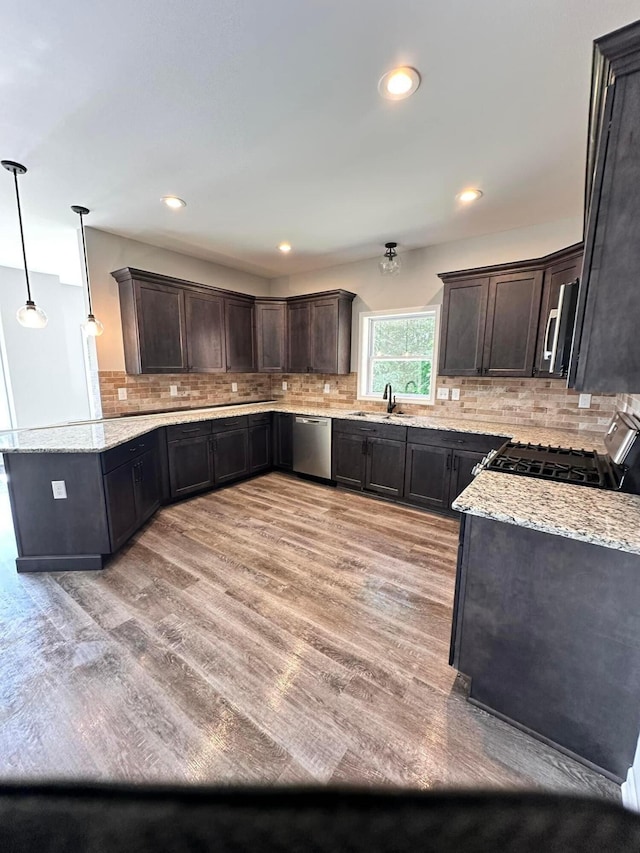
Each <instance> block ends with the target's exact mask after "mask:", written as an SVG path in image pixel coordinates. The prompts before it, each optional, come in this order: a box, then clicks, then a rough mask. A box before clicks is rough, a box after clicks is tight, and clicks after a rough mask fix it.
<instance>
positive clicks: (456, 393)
mask: <svg viewBox="0 0 640 853" xmlns="http://www.w3.org/2000/svg"><path fill="white" fill-rule="evenodd" d="M451 399H452V400H459V399H460V389H459V388H452V389H451Z"/></svg>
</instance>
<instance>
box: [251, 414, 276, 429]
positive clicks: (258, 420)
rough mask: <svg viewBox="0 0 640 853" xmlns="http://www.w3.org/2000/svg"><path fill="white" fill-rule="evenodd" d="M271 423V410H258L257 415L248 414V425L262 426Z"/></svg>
mask: <svg viewBox="0 0 640 853" xmlns="http://www.w3.org/2000/svg"><path fill="white" fill-rule="evenodd" d="M270 423H271V412H260V414H257V415H249V426H262V425H263V424H270Z"/></svg>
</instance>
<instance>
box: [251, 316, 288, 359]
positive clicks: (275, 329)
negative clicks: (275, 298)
mask: <svg viewBox="0 0 640 853" xmlns="http://www.w3.org/2000/svg"><path fill="white" fill-rule="evenodd" d="M286 344H287V303H286V302H259V301H258V302H256V349H257V354H256V355H257V358H256V362H257V368H258V371H259V372H260V373H283V372H284V371H285V370H286V358H287V346H286Z"/></svg>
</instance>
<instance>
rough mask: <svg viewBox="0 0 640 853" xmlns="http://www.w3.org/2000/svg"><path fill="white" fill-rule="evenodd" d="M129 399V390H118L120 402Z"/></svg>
mask: <svg viewBox="0 0 640 853" xmlns="http://www.w3.org/2000/svg"><path fill="white" fill-rule="evenodd" d="M126 399H127V389H126V388H118V400H126Z"/></svg>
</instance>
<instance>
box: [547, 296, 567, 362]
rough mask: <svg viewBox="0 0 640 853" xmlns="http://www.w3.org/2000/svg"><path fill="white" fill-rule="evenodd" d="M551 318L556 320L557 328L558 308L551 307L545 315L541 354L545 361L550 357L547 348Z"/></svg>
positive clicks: (549, 351)
mask: <svg viewBox="0 0 640 853" xmlns="http://www.w3.org/2000/svg"><path fill="white" fill-rule="evenodd" d="M563 286H564V285H563ZM552 320H555V321H556V328H557V326H558V309H557V308H552V309H551V311H549V316H548V317H547V327H546V329H545V330H544V352H543V354H542V359H543V361H547V360H548V359H550V358H551V353H552V351H551V350H550V349H549V332H550V331H551V321H552ZM554 331H555V330H554Z"/></svg>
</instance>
